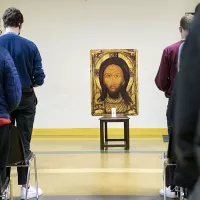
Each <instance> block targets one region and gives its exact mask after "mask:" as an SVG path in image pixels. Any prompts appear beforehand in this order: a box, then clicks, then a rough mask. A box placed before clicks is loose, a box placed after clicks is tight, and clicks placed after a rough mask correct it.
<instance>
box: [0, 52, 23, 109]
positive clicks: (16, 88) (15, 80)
mask: <svg viewBox="0 0 200 200" xmlns="http://www.w3.org/2000/svg"><path fill="white" fill-rule="evenodd" d="M3 85H4V91H5V98H6V101H7V104H8V107H9V112H12V111H13V110H15V109H16V108H17V107H18V105H19V103H20V101H21V96H22V88H21V82H20V79H19V76H18V72H17V70H16V67H15V64H14V62H13V59H12V58H11V56H10V55H9V53H5V65H4V83H3Z"/></svg>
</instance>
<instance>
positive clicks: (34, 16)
mask: <svg viewBox="0 0 200 200" xmlns="http://www.w3.org/2000/svg"><path fill="white" fill-rule="evenodd" d="M196 3H197V2H196V0H167V1H166V0H151V1H149V0H34V1H33V0H1V3H0V4H1V6H0V14H2V13H3V11H4V10H5V9H6V8H7V7H10V6H15V7H17V8H19V9H21V11H22V12H23V14H24V17H25V23H24V27H23V31H22V36H24V37H27V38H30V39H31V40H33V41H34V42H35V43H36V44H37V45H38V47H39V49H40V51H41V55H42V57H43V64H44V69H45V72H46V74H47V78H46V81H45V85H44V86H43V87H41V88H38V89H37V90H36V93H37V95H38V99H39V104H38V111H37V117H36V123H35V127H36V128H52V127H54V128H62V127H67V128H73V127H77V128H79V127H80V128H85V127H94V128H95V127H99V122H98V118H94V117H91V115H90V83H89V81H90V56H89V51H90V49H101V48H103V49H104V48H110V49H111V48H136V49H138V51H139V106H140V115H139V116H138V117H134V118H132V119H131V124H130V125H131V127H143V128H146V127H147V128H150V127H166V117H165V111H166V104H167V100H166V98H165V97H164V95H163V93H162V92H160V91H158V89H157V88H156V86H155V84H154V77H155V75H156V72H157V69H158V67H159V63H160V58H161V55H162V51H163V48H165V47H166V46H167V45H170V44H171V43H174V42H176V41H178V40H179V39H180V34H179V31H178V27H179V20H180V18H181V16H182V15H184V13H185V12H188V11H189V12H190V11H193V10H194V7H195V5H196Z"/></svg>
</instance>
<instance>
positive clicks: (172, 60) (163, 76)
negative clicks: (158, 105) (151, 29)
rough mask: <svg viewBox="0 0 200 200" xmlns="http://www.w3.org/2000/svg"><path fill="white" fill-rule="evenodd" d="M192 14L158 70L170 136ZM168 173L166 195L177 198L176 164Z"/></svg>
mask: <svg viewBox="0 0 200 200" xmlns="http://www.w3.org/2000/svg"><path fill="white" fill-rule="evenodd" d="M192 19H193V17H192V15H185V16H183V17H182V18H181V20H180V28H179V30H180V32H181V40H180V41H178V42H176V43H174V44H172V45H170V46H168V47H167V48H165V49H164V51H163V55H162V58H161V63H160V66H159V70H158V72H157V75H156V78H155V83H156V86H157V87H158V89H160V90H161V91H163V92H164V93H165V96H166V97H167V98H168V106H167V112H166V116H167V127H168V134H169V137H170V136H171V135H172V129H173V127H172V120H171V117H170V114H169V111H168V110H169V104H170V101H171V94H172V90H173V86H174V79H175V77H176V73H177V63H178V51H179V47H180V45H181V44H182V43H183V42H184V41H185V39H186V37H187V35H188V27H189V25H190V24H191V22H192ZM168 156H169V155H168ZM166 171H167V173H166V176H167V181H166V186H167V190H166V196H167V197H168V198H172V199H174V198H176V197H177V194H176V192H175V186H176V185H175V182H174V171H175V166H168V167H167V169H166ZM160 195H162V196H163V195H164V189H161V190H160Z"/></svg>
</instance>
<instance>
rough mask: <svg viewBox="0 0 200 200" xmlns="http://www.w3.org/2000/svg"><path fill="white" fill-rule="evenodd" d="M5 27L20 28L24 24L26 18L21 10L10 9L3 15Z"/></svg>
mask: <svg viewBox="0 0 200 200" xmlns="http://www.w3.org/2000/svg"><path fill="white" fill-rule="evenodd" d="M2 19H3V23H4V27H5V28H7V27H19V25H20V24H22V23H23V22H24V17H23V15H22V13H21V12H20V10H18V9H16V8H8V9H7V10H6V11H5V12H4V14H3V17H2Z"/></svg>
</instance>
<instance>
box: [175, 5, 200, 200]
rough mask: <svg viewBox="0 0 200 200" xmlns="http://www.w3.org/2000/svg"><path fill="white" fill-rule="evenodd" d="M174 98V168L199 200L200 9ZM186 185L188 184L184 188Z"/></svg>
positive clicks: (192, 196) (185, 48)
mask: <svg viewBox="0 0 200 200" xmlns="http://www.w3.org/2000/svg"><path fill="white" fill-rule="evenodd" d="M174 93H175V98H174V113H173V114H174V119H173V124H174V130H175V131H174V147H175V152H176V157H177V165H178V167H179V171H180V172H181V174H182V176H183V177H184V179H185V180H186V183H187V184H186V186H187V189H188V190H189V194H190V197H189V199H191V200H197V199H198V200H199V199H200V193H199V189H200V180H198V179H199V176H200V170H199V169H200V9H199V4H198V6H197V7H196V12H195V18H194V21H193V24H192V26H191V29H190V32H189V35H188V37H187V40H186V41H185V43H184V46H183V47H182V50H181V54H180V71H179V74H178V77H177V80H176V86H175V92H174ZM188 183H189V184H188Z"/></svg>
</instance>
